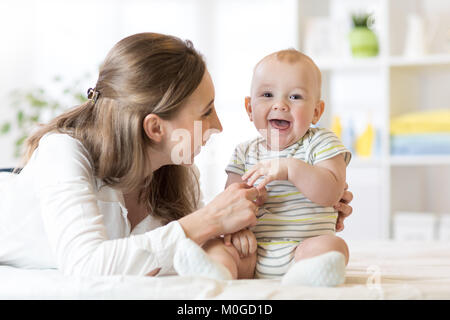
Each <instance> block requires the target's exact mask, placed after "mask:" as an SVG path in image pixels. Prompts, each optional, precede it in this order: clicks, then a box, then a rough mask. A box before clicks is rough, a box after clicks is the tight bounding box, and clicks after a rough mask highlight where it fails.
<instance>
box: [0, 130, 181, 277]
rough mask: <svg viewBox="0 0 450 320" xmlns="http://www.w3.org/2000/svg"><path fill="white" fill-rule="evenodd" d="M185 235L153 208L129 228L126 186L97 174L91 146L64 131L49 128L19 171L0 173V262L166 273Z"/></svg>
mask: <svg viewBox="0 0 450 320" xmlns="http://www.w3.org/2000/svg"><path fill="white" fill-rule="evenodd" d="M185 237H186V235H185V233H184V231H183V229H182V228H181V226H180V224H179V223H178V222H177V221H173V222H171V223H169V224H167V225H165V226H161V223H160V221H159V220H158V219H156V218H154V217H152V216H148V217H146V218H145V219H144V220H143V221H142V222H141V223H139V224H138V225H137V226H136V227H135V228H134V229H133V230H130V223H129V221H128V219H127V209H126V207H125V201H124V198H123V194H122V192H121V191H120V190H116V189H113V188H111V187H109V186H107V185H105V184H104V183H102V181H101V180H100V179H97V178H95V177H94V176H93V170H92V164H91V161H90V157H89V153H88V151H87V150H86V148H84V146H83V145H82V144H81V142H80V141H78V140H76V139H74V138H72V137H70V136H69V135H66V134H57V133H51V134H46V135H45V136H44V137H42V138H41V140H40V142H39V146H38V148H37V149H36V150H35V151H34V153H33V155H32V157H31V158H30V160H29V161H28V163H27V164H26V166H25V167H24V168H23V170H22V171H21V173H20V174H18V175H17V174H3V175H2V176H0V264H7V265H12V266H16V267H22V268H58V269H60V270H61V271H62V272H63V273H64V274H80V275H111V274H123V275H124V274H127V275H145V274H147V273H149V272H150V271H153V270H154V269H157V268H161V271H160V273H159V274H160V275H161V274H167V273H170V272H172V270H173V269H172V262H173V255H174V252H175V248H176V245H177V242H178V241H179V240H180V239H183V238H185Z"/></svg>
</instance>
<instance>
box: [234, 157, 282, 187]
mask: <svg viewBox="0 0 450 320" xmlns="http://www.w3.org/2000/svg"><path fill="white" fill-rule="evenodd" d="M288 168H289V158H280V159H272V160H265V161H260V162H258V163H257V164H255V165H254V166H253V167H251V168H250V169H249V170H248V171H247V172H246V173H245V174H244V175H243V176H242V180H244V181H245V180H247V184H248V185H249V186H253V184H254V183H255V182H256V180H258V178H259V177H261V176H264V179H263V181H261V183H260V184H259V185H258V186H257V187H256V189H258V190H262V188H264V187H265V186H266V184H268V183H269V182H271V181H274V180H288Z"/></svg>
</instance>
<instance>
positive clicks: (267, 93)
mask: <svg viewBox="0 0 450 320" xmlns="http://www.w3.org/2000/svg"><path fill="white" fill-rule="evenodd" d="M263 97H266V98H271V97H273V95H272V94H271V93H270V92H264V93H263Z"/></svg>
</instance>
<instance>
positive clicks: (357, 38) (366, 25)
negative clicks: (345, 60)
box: [350, 13, 379, 58]
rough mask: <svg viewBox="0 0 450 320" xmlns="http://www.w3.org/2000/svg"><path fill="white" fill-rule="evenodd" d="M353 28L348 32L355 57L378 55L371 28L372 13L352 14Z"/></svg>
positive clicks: (376, 40) (375, 40)
mask: <svg viewBox="0 0 450 320" xmlns="http://www.w3.org/2000/svg"><path fill="white" fill-rule="evenodd" d="M352 21H353V29H352V31H351V32H350V46H351V49H352V55H353V57H355V58H360V57H374V56H377V55H378V52H379V48H378V39H377V36H376V34H375V33H374V32H373V31H372V30H371V26H372V25H373V23H374V18H373V15H372V14H367V13H354V14H352Z"/></svg>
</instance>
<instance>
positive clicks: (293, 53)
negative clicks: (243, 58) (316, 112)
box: [253, 48, 322, 100]
mask: <svg viewBox="0 0 450 320" xmlns="http://www.w3.org/2000/svg"><path fill="white" fill-rule="evenodd" d="M268 58H275V59H277V60H278V61H282V62H287V63H289V64H294V63H297V62H307V63H309V64H310V65H311V66H312V67H313V69H314V71H315V72H314V73H315V76H316V80H317V87H318V97H317V98H318V99H319V100H320V98H321V95H322V93H321V92H322V73H321V72H320V69H319V67H318V66H317V65H316V63H315V62H314V60H313V59H311V58H310V57H309V56H307V55H306V54H304V53H302V52H300V51H298V50H296V49H294V48H289V49H284V50H280V51H276V52H273V53H271V54H269V55H267V56H265V57H264V58H262V59H261V60H260V61H259V62H258V63H257V64H256V66H255V68H254V69H253V72H254V71H255V70H256V68H257V67H258V66H259V65H260V64H261V63H262V62H264V61H265V60H266V59H268Z"/></svg>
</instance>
